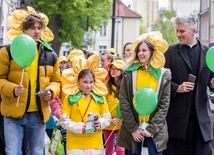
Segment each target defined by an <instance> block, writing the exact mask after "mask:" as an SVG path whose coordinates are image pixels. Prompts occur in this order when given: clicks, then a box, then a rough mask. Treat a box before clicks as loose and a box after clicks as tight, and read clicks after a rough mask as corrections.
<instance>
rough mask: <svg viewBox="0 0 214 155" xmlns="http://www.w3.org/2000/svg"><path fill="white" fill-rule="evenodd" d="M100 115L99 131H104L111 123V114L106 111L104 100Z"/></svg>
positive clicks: (106, 106)
mask: <svg viewBox="0 0 214 155" xmlns="http://www.w3.org/2000/svg"><path fill="white" fill-rule="evenodd" d="M101 106H102V108H101V115H100V118H99V120H100V122H101V129H105V128H106V127H107V126H109V125H110V123H111V114H110V112H109V109H108V105H107V102H106V99H105V98H104V104H101Z"/></svg>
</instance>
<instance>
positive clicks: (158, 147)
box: [118, 32, 171, 155]
mask: <svg viewBox="0 0 214 155" xmlns="http://www.w3.org/2000/svg"><path fill="white" fill-rule="evenodd" d="M167 49H168V43H167V42H166V41H165V40H164V39H163V38H162V35H161V33H158V32H150V33H146V34H143V35H141V36H140V37H138V39H137V40H136V41H135V42H134V43H133V44H132V51H133V54H132V57H131V59H130V61H129V62H128V68H127V69H126V74H125V75H124V78H123V80H122V82H121V88H120V94H119V99H120V110H121V114H122V116H123V123H122V126H121V129H120V134H119V141H118V145H119V146H122V147H124V148H125V149H126V154H128V155H141V149H142V143H146V144H147V146H148V152H149V155H161V154H162V151H163V150H164V149H166V144H167V140H168V132H167V124H166V120H165V118H166V115H167V111H168V107H169V99H170V80H171V73H170V71H169V70H167V69H164V68H163V66H164V64H165V58H164V55H163V53H164V52H165V51H166V50H167Z"/></svg>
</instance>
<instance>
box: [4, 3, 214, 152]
mask: <svg viewBox="0 0 214 155" xmlns="http://www.w3.org/2000/svg"><path fill="white" fill-rule="evenodd" d="M21 15H22V16H21ZM17 20H18V21H17ZM47 22H48V18H47V16H46V15H44V14H41V13H37V12H36V11H35V10H34V9H33V8H31V7H27V9H26V10H16V13H15V14H14V16H11V17H9V20H8V24H10V26H11V28H10V30H9V31H8V33H7V36H8V38H9V39H11V41H12V40H13V39H14V38H15V37H16V36H18V35H19V34H26V35H28V36H30V37H32V38H33V40H34V41H35V43H36V45H37V52H36V56H35V58H34V60H33V61H32V63H31V64H30V65H29V66H28V67H26V68H24V69H23V68H22V67H20V66H19V65H18V64H17V63H16V61H15V60H14V59H13V58H11V57H10V53H11V51H10V48H8V46H9V47H10V45H8V46H5V47H2V48H1V49H0V66H1V67H0V94H1V108H0V112H1V115H0V116H1V117H0V123H1V124H0V136H1V137H0V148H1V149H0V154H1V155H23V154H24V155H25V154H26V155H27V154H29V155H43V154H47V153H49V154H57V152H56V151H61V152H60V154H62V155H63V154H67V155H104V154H105V155H113V153H115V154H116V155H141V154H142V147H147V148H148V154H149V155H211V154H212V141H213V122H212V115H211V110H210V105H209V97H208V94H207V88H209V89H210V91H214V73H213V72H211V71H210V70H209V69H208V67H207V65H206V62H205V56H206V52H207V51H208V49H209V48H208V47H206V46H205V45H203V44H202V43H201V42H200V41H199V40H198V39H197V37H196V32H197V27H196V21H195V19H194V18H193V17H191V16H181V17H176V18H175V27H176V35H177V38H178V41H179V42H178V43H177V44H174V45H168V43H167V41H166V40H165V39H164V38H163V36H162V34H161V33H160V32H148V33H144V34H142V35H140V36H139V37H138V38H136V40H133V41H132V42H128V43H126V44H125V45H124V48H123V51H121V53H122V55H119V54H118V51H116V50H115V49H114V48H110V49H108V50H107V51H104V52H102V53H100V54H98V53H97V52H89V51H87V50H84V49H74V50H71V51H70V53H69V54H68V56H60V57H57V55H56V53H55V52H54V50H53V49H52V48H51V46H50V45H49V44H48V43H47V42H50V41H52V40H53V34H52V32H51V30H50V29H48V28H47V26H46V25H47ZM23 70H24V71H23ZM22 78H23V80H21V79H22ZM20 81H21V82H20ZM142 88H149V90H151V91H152V92H154V94H156V100H155V107H154V109H153V110H152V111H150V112H147V113H146V114H142V113H141V112H139V111H141V110H140V109H144V108H145V109H146V107H144V106H142V107H139V105H138V104H139V101H137V100H136V94H137V92H140V90H142ZM40 90H43V91H42V92H41V91H40ZM147 90H148V89H147ZM39 91H40V93H39V94H38V93H37V92H39ZM35 94H38V95H35ZM147 94H149V92H147ZM144 95H145V94H144ZM18 98H19V100H18V101H19V104H18V105H17V99H18ZM152 99H153V98H151V100H152ZM141 102H143V101H141ZM144 105H146V103H144ZM136 107H138V108H140V109H136ZM46 138H48V139H49V140H50V141H51V142H50V145H48V148H47V150H48V152H46V151H45V139H46ZM60 144H62V145H60ZM59 146H60V147H61V150H60V149H59V148H57V147H59ZM58 153H59V152H58Z"/></svg>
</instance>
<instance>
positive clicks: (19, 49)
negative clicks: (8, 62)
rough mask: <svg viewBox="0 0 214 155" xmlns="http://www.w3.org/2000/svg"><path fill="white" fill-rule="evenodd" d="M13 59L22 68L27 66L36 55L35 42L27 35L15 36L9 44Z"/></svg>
mask: <svg viewBox="0 0 214 155" xmlns="http://www.w3.org/2000/svg"><path fill="white" fill-rule="evenodd" d="M10 51H11V56H12V58H13V60H14V61H15V62H16V63H17V64H18V65H19V66H21V67H22V68H26V67H28V66H29V65H30V64H31V63H32V62H33V60H34V59H35V57H36V52H37V47H36V43H35V41H34V40H33V38H31V37H30V36H29V35H26V34H21V35H18V36H17V37H15V38H14V39H13V41H12V43H11V46H10Z"/></svg>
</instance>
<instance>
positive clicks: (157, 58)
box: [150, 51, 166, 69]
mask: <svg viewBox="0 0 214 155" xmlns="http://www.w3.org/2000/svg"><path fill="white" fill-rule="evenodd" d="M165 61H166V60H165V57H164V55H163V53H161V52H160V51H155V52H154V54H153V56H152V58H151V61H150V64H151V66H152V67H153V68H155V69H159V68H161V67H163V66H164V64H165Z"/></svg>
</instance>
